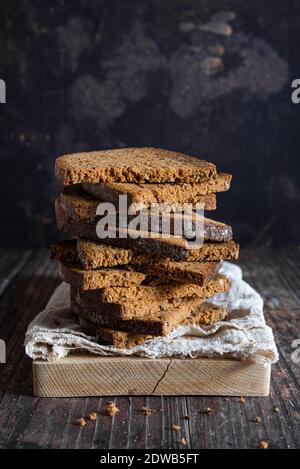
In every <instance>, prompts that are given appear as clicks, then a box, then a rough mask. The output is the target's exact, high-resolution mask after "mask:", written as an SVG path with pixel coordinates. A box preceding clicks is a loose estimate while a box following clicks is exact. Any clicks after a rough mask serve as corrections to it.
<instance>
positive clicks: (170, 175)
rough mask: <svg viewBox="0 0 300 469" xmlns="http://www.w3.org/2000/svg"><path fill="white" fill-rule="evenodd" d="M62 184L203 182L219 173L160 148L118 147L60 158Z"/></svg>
mask: <svg viewBox="0 0 300 469" xmlns="http://www.w3.org/2000/svg"><path fill="white" fill-rule="evenodd" d="M55 172H56V176H57V178H58V179H59V181H60V182H61V183H62V184H63V185H64V186H68V185H71V184H79V183H84V182H88V183H98V182H136V183H144V182H147V181H148V182H151V183H154V182H199V181H204V180H207V179H209V178H211V177H213V176H215V174H216V167H215V165H214V164H212V163H208V162H207V161H203V160H200V159H198V158H194V157H190V156H186V155H183V154H182V153H178V152H174V151H168V150H162V149H160V148H118V149H114V150H104V151H92V152H85V153H74V154H70V155H64V156H61V157H59V158H57V159H56V163H55Z"/></svg>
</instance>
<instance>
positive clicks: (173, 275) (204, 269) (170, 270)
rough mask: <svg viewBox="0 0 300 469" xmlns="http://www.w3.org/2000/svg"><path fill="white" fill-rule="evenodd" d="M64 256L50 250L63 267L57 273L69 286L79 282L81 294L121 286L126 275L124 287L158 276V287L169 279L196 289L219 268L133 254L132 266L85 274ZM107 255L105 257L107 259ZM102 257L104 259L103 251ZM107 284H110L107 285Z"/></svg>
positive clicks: (60, 251)
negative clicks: (191, 285)
mask: <svg viewBox="0 0 300 469" xmlns="http://www.w3.org/2000/svg"><path fill="white" fill-rule="evenodd" d="M80 242H81V241H80ZM70 244H72V246H73V249H74V250H75V247H74V242H72V241H70ZM70 249H71V248H70V247H69V248H68V249H67V253H68V258H69V251H70ZM63 252H64V251H63V249H59V248H56V247H53V248H52V249H51V255H52V257H53V256H55V255H56V256H57V257H55V258H56V259H57V260H58V261H61V264H62V265H61V266H60V271H61V275H62V276H63V278H64V280H65V281H66V282H67V283H71V285H73V283H72V282H75V281H76V282H80V285H82V287H81V288H82V290H94V289H97V288H103V286H122V285H120V282H122V281H124V280H121V279H123V278H124V276H125V272H127V276H126V280H127V283H128V282H130V277H132V278H134V280H132V282H131V283H134V284H140V283H141V282H145V281H146V280H147V278H148V277H150V278H152V277H157V276H159V277H160V279H161V280H160V282H161V283H166V281H165V279H171V280H177V281H179V282H190V283H192V284H195V285H199V286H204V285H206V284H207V283H208V281H209V280H210V279H211V278H213V277H215V275H216V274H217V272H218V270H219V268H220V267H221V261H216V262H176V261H171V260H170V259H159V258H156V259H154V258H153V259H151V258H150V257H149V258H145V256H140V258H141V259H140V258H139V255H138V254H136V255H135V256H133V261H132V263H131V264H126V265H125V266H120V265H119V266H118V267H119V268H116V267H99V268H98V269H93V270H87V269H85V268H84V267H82V266H80V265H78V264H77V265H76V264H75V265H73V264H68V263H66V262H65V261H66V259H65V258H64V253H63ZM110 254H111V251H110ZM110 254H108V256H109V255H110ZM74 255H75V254H74ZM103 255H104V256H105V250H104V252H103ZM78 257H79V259H80V255H78ZM68 258H67V262H68ZM139 259H140V260H139ZM139 262H140V263H139ZM119 271H120V272H121V273H122V275H121V273H118V277H117V278H115V277H114V272H115V275H117V274H116V273H117V272H119ZM139 272H140V273H143V274H144V275H143V276H142V277H138V273H139ZM130 274H132V275H130ZM140 275H141V274H140ZM106 277H107V278H106ZM137 278H139V279H140V281H138V280H137ZM104 281H106V282H107V283H106V285H103V282H104ZM109 281H111V282H112V283H109ZM114 281H118V283H116V284H115V285H114V283H113V282H114ZM148 283H149V282H148ZM76 284H77V283H76ZM75 286H76V285H75ZM125 286H126V285H125Z"/></svg>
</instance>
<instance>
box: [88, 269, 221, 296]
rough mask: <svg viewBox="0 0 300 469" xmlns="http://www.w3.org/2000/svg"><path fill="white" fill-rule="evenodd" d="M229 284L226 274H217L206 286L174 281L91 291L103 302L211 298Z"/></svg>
mask: <svg viewBox="0 0 300 469" xmlns="http://www.w3.org/2000/svg"><path fill="white" fill-rule="evenodd" d="M229 286H230V282H229V279H228V278H227V277H225V276H224V275H220V274H217V275H216V276H215V277H214V278H212V279H211V280H209V282H208V283H207V284H206V285H205V286H204V287H200V286H199V285H193V284H191V283H183V282H176V281H173V282H170V283H169V284H165V285H157V286H155V287H154V286H152V285H132V286H131V287H130V288H121V287H106V288H101V289H99V290H94V291H93V292H90V293H95V295H96V298H97V299H98V301H99V302H101V303H128V302H137V301H142V302H146V301H147V302H153V301H163V300H164V299H170V298H184V297H189V296H197V297H198V298H209V297H211V296H213V295H216V294H217V293H221V292H225V291H227V290H228V289H229Z"/></svg>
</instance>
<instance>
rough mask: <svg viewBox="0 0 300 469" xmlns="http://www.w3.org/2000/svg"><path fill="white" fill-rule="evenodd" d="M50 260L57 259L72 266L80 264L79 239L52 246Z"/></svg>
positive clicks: (60, 242)
mask: <svg viewBox="0 0 300 469" xmlns="http://www.w3.org/2000/svg"><path fill="white" fill-rule="evenodd" d="M49 251H50V259H55V260H59V261H63V262H67V263H71V264H75V263H77V262H78V255H77V239H68V240H66V241H59V242H57V243H53V244H51V246H50V250H49Z"/></svg>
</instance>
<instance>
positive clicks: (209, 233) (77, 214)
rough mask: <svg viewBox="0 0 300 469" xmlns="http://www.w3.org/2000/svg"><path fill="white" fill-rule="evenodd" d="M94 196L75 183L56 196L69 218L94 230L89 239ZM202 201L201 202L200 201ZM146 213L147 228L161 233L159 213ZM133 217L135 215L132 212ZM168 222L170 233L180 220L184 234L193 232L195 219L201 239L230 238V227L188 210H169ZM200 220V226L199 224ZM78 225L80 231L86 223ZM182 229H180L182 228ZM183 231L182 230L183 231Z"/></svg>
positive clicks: (210, 203)
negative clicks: (152, 215) (187, 211)
mask: <svg viewBox="0 0 300 469" xmlns="http://www.w3.org/2000/svg"><path fill="white" fill-rule="evenodd" d="M205 197H206V199H207V203H206V208H207V209H214V208H215V196H213V197H214V199H212V200H211V201H210V200H209V198H211V196H205ZM98 202H99V201H96V199H93V198H92V197H91V196H89V195H86V194H83V193H82V191H81V190H80V188H79V189H78V187H77V186H71V187H68V188H66V189H65V191H64V192H63V193H62V194H61V195H60V199H59V203H60V206H61V208H62V210H63V211H64V213H65V215H66V216H67V217H69V218H71V219H72V220H74V221H76V222H79V224H81V223H84V224H85V225H86V224H88V230H89V232H90V231H91V230H94V231H93V233H92V236H93V239H96V238H97V235H96V223H97V220H99V219H100V217H98V216H96V210H97V206H98ZM204 204H205V202H204ZM142 213H144V214H145V216H146V220H147V222H148V229H149V230H152V231H154V232H160V233H162V232H164V231H165V230H163V226H162V225H163V223H162V221H163V218H162V217H163V216H162V214H161V213H160V214H159V216H158V217H153V218H152V219H151V217H150V211H145V212H142ZM135 216H137V215H135ZM135 216H128V217H127V223H129V222H130V220H132V219H133V218H135ZM169 216H170V224H169V227H168V228H167V229H168V230H169V232H170V234H174V233H175V226H176V224H177V223H178V222H180V226H181V229H182V233H183V234H184V233H187V235H188V237H191V236H190V233H195V230H196V221H197V220H198V221H199V225H198V229H203V231H204V240H205V241H220V242H226V241H230V240H231V239H232V228H231V226H229V225H226V224H225V223H221V222H219V221H215V220H211V219H210V218H207V217H203V216H202V215H200V214H199V213H197V212H192V213H190V214H180V213H170V214H169ZM118 220H119V214H118V213H117V219H116V222H118ZM200 223H202V225H200ZM85 225H83V226H82V230H83V231H84V230H85V229H87V228H86V226H85ZM183 228H184V229H183ZM185 230H186V231H185Z"/></svg>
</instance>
